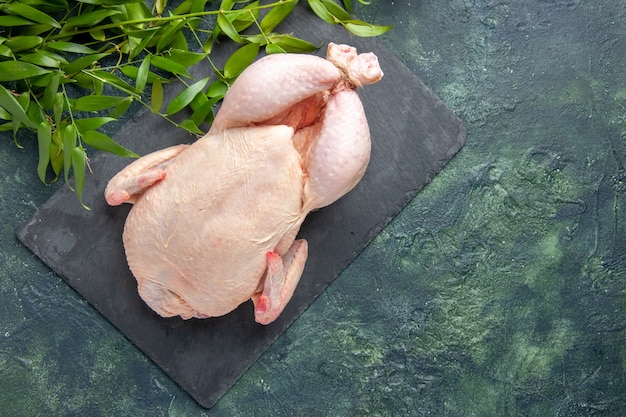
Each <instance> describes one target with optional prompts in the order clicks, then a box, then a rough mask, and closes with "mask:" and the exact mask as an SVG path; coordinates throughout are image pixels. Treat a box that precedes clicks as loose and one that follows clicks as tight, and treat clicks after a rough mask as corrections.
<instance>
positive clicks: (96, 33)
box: [89, 29, 107, 42]
mask: <svg viewBox="0 0 626 417" xmlns="http://www.w3.org/2000/svg"><path fill="white" fill-rule="evenodd" d="M89 34H90V35H91V37H92V38H94V39H95V40H97V41H100V42H104V41H105V40H106V38H107V37H106V33H105V32H104V30H102V29H92V30H90V31H89Z"/></svg>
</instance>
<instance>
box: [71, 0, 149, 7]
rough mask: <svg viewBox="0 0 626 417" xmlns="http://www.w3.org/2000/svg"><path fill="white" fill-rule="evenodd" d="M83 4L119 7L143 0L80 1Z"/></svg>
mask: <svg viewBox="0 0 626 417" xmlns="http://www.w3.org/2000/svg"><path fill="white" fill-rule="evenodd" d="M78 1H79V2H81V3H88V4H98V5H101V6H119V5H124V4H126V3H139V2H140V1H143V0H78Z"/></svg>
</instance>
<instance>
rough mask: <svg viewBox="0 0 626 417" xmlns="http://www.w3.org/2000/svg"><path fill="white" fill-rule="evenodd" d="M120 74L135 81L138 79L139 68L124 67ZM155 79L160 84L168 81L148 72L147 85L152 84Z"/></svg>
mask: <svg viewBox="0 0 626 417" xmlns="http://www.w3.org/2000/svg"><path fill="white" fill-rule="evenodd" d="M122 73H124V75H125V76H127V77H129V78H132V79H134V80H137V79H138V77H139V68H137V67H136V66H134V65H124V66H123V67H122ZM156 79H160V80H161V82H162V83H167V82H168V81H169V80H168V79H165V78H161V77H159V76H158V75H157V74H155V73H154V72H152V71H148V83H150V84H152V83H153V82H154V80H156Z"/></svg>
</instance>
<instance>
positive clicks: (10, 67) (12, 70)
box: [0, 61, 50, 81]
mask: <svg viewBox="0 0 626 417" xmlns="http://www.w3.org/2000/svg"><path fill="white" fill-rule="evenodd" d="M49 72H50V70H47V69H44V68H41V67H38V66H37V65H33V64H30V63H28V62H21V61H4V62H0V81H16V80H23V79H25V78H31V77H36V76H38V75H43V74H46V73H49Z"/></svg>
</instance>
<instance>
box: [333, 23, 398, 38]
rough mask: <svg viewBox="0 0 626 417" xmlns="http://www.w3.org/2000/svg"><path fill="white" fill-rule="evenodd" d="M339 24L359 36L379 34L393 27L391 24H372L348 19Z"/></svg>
mask: <svg viewBox="0 0 626 417" xmlns="http://www.w3.org/2000/svg"><path fill="white" fill-rule="evenodd" d="M341 24H342V25H343V27H345V28H346V29H347V30H348V31H349V32H350V33H352V34H354V35H357V36H360V37H369V36H379V35H382V34H383V33H386V32H388V31H390V30H391V29H392V28H393V26H381V25H372V24H370V23H367V22H363V21H361V20H349V21H346V22H341Z"/></svg>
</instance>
